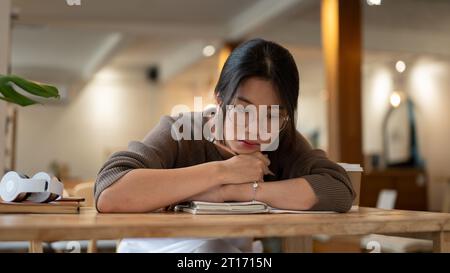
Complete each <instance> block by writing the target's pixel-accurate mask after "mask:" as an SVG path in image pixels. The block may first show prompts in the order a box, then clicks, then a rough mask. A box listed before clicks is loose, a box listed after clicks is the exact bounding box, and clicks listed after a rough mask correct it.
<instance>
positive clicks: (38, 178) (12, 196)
mask: <svg viewBox="0 0 450 273" xmlns="http://www.w3.org/2000/svg"><path fill="white" fill-rule="evenodd" d="M63 189H64V186H63V184H62V183H61V182H60V181H59V180H58V179H57V178H56V177H51V176H50V175H49V174H47V173H45V172H39V173H37V174H35V175H34V176H33V177H32V178H29V177H28V176H26V175H24V174H21V173H18V172H14V171H10V172H7V173H6V174H5V175H4V176H3V178H2V180H1V182H0V197H1V198H2V199H3V201H7V202H20V201H24V200H27V201H31V202H35V203H44V202H51V201H54V200H56V199H57V198H58V197H60V196H62V194H63Z"/></svg>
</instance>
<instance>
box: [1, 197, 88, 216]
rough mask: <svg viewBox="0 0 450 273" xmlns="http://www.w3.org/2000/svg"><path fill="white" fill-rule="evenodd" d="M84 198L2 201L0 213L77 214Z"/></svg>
mask: <svg viewBox="0 0 450 273" xmlns="http://www.w3.org/2000/svg"><path fill="white" fill-rule="evenodd" d="M82 201H84V198H61V199H59V200H56V201H53V202H49V203H33V202H4V201H0V213H24V214H28V213H31V214H34V213H36V214H50V213H51V214H77V213H79V212H80V206H81V204H80V202H82Z"/></svg>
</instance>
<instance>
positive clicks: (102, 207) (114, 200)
mask: <svg viewBox="0 0 450 273" xmlns="http://www.w3.org/2000/svg"><path fill="white" fill-rule="evenodd" d="M219 170H220V166H219V164H217V163H216V162H209V163H204V164H200V165H196V166H192V167H186V168H178V169H135V170H132V171H130V172H128V173H127V174H126V175H124V176H123V177H122V178H121V179H119V180H118V181H117V182H116V183H114V184H113V185H112V186H110V187H109V188H107V189H105V190H104V191H103V192H102V193H101V194H100V196H99V199H98V202H97V208H98V210H99V211H100V212H149V211H154V210H156V209H159V208H163V207H166V206H168V205H171V204H175V203H178V202H180V201H182V200H184V199H187V198H188V197H190V196H192V195H195V194H198V193H200V192H204V191H206V190H208V189H210V188H213V187H215V186H218V185H220V183H221V180H220V175H219Z"/></svg>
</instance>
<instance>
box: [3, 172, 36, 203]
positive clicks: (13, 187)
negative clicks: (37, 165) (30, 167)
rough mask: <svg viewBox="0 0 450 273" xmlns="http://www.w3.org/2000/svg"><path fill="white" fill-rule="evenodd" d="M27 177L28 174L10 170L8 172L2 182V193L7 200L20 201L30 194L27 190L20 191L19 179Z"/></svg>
mask: <svg viewBox="0 0 450 273" xmlns="http://www.w3.org/2000/svg"><path fill="white" fill-rule="evenodd" d="M25 178H27V176H26V175H24V174H22V173H19V172H14V171H10V172H7V173H6V174H5V175H4V176H3V178H2V180H1V182H0V195H1V198H2V199H3V200H4V201H7V202H20V201H23V200H25V199H26V198H27V197H28V196H29V194H28V193H26V192H19V191H20V186H19V181H20V180H21V179H25Z"/></svg>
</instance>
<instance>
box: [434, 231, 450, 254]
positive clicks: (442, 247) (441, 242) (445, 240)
mask: <svg viewBox="0 0 450 273" xmlns="http://www.w3.org/2000/svg"><path fill="white" fill-rule="evenodd" d="M433 252H435V253H450V232H449V231H441V232H436V233H435V234H433Z"/></svg>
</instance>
